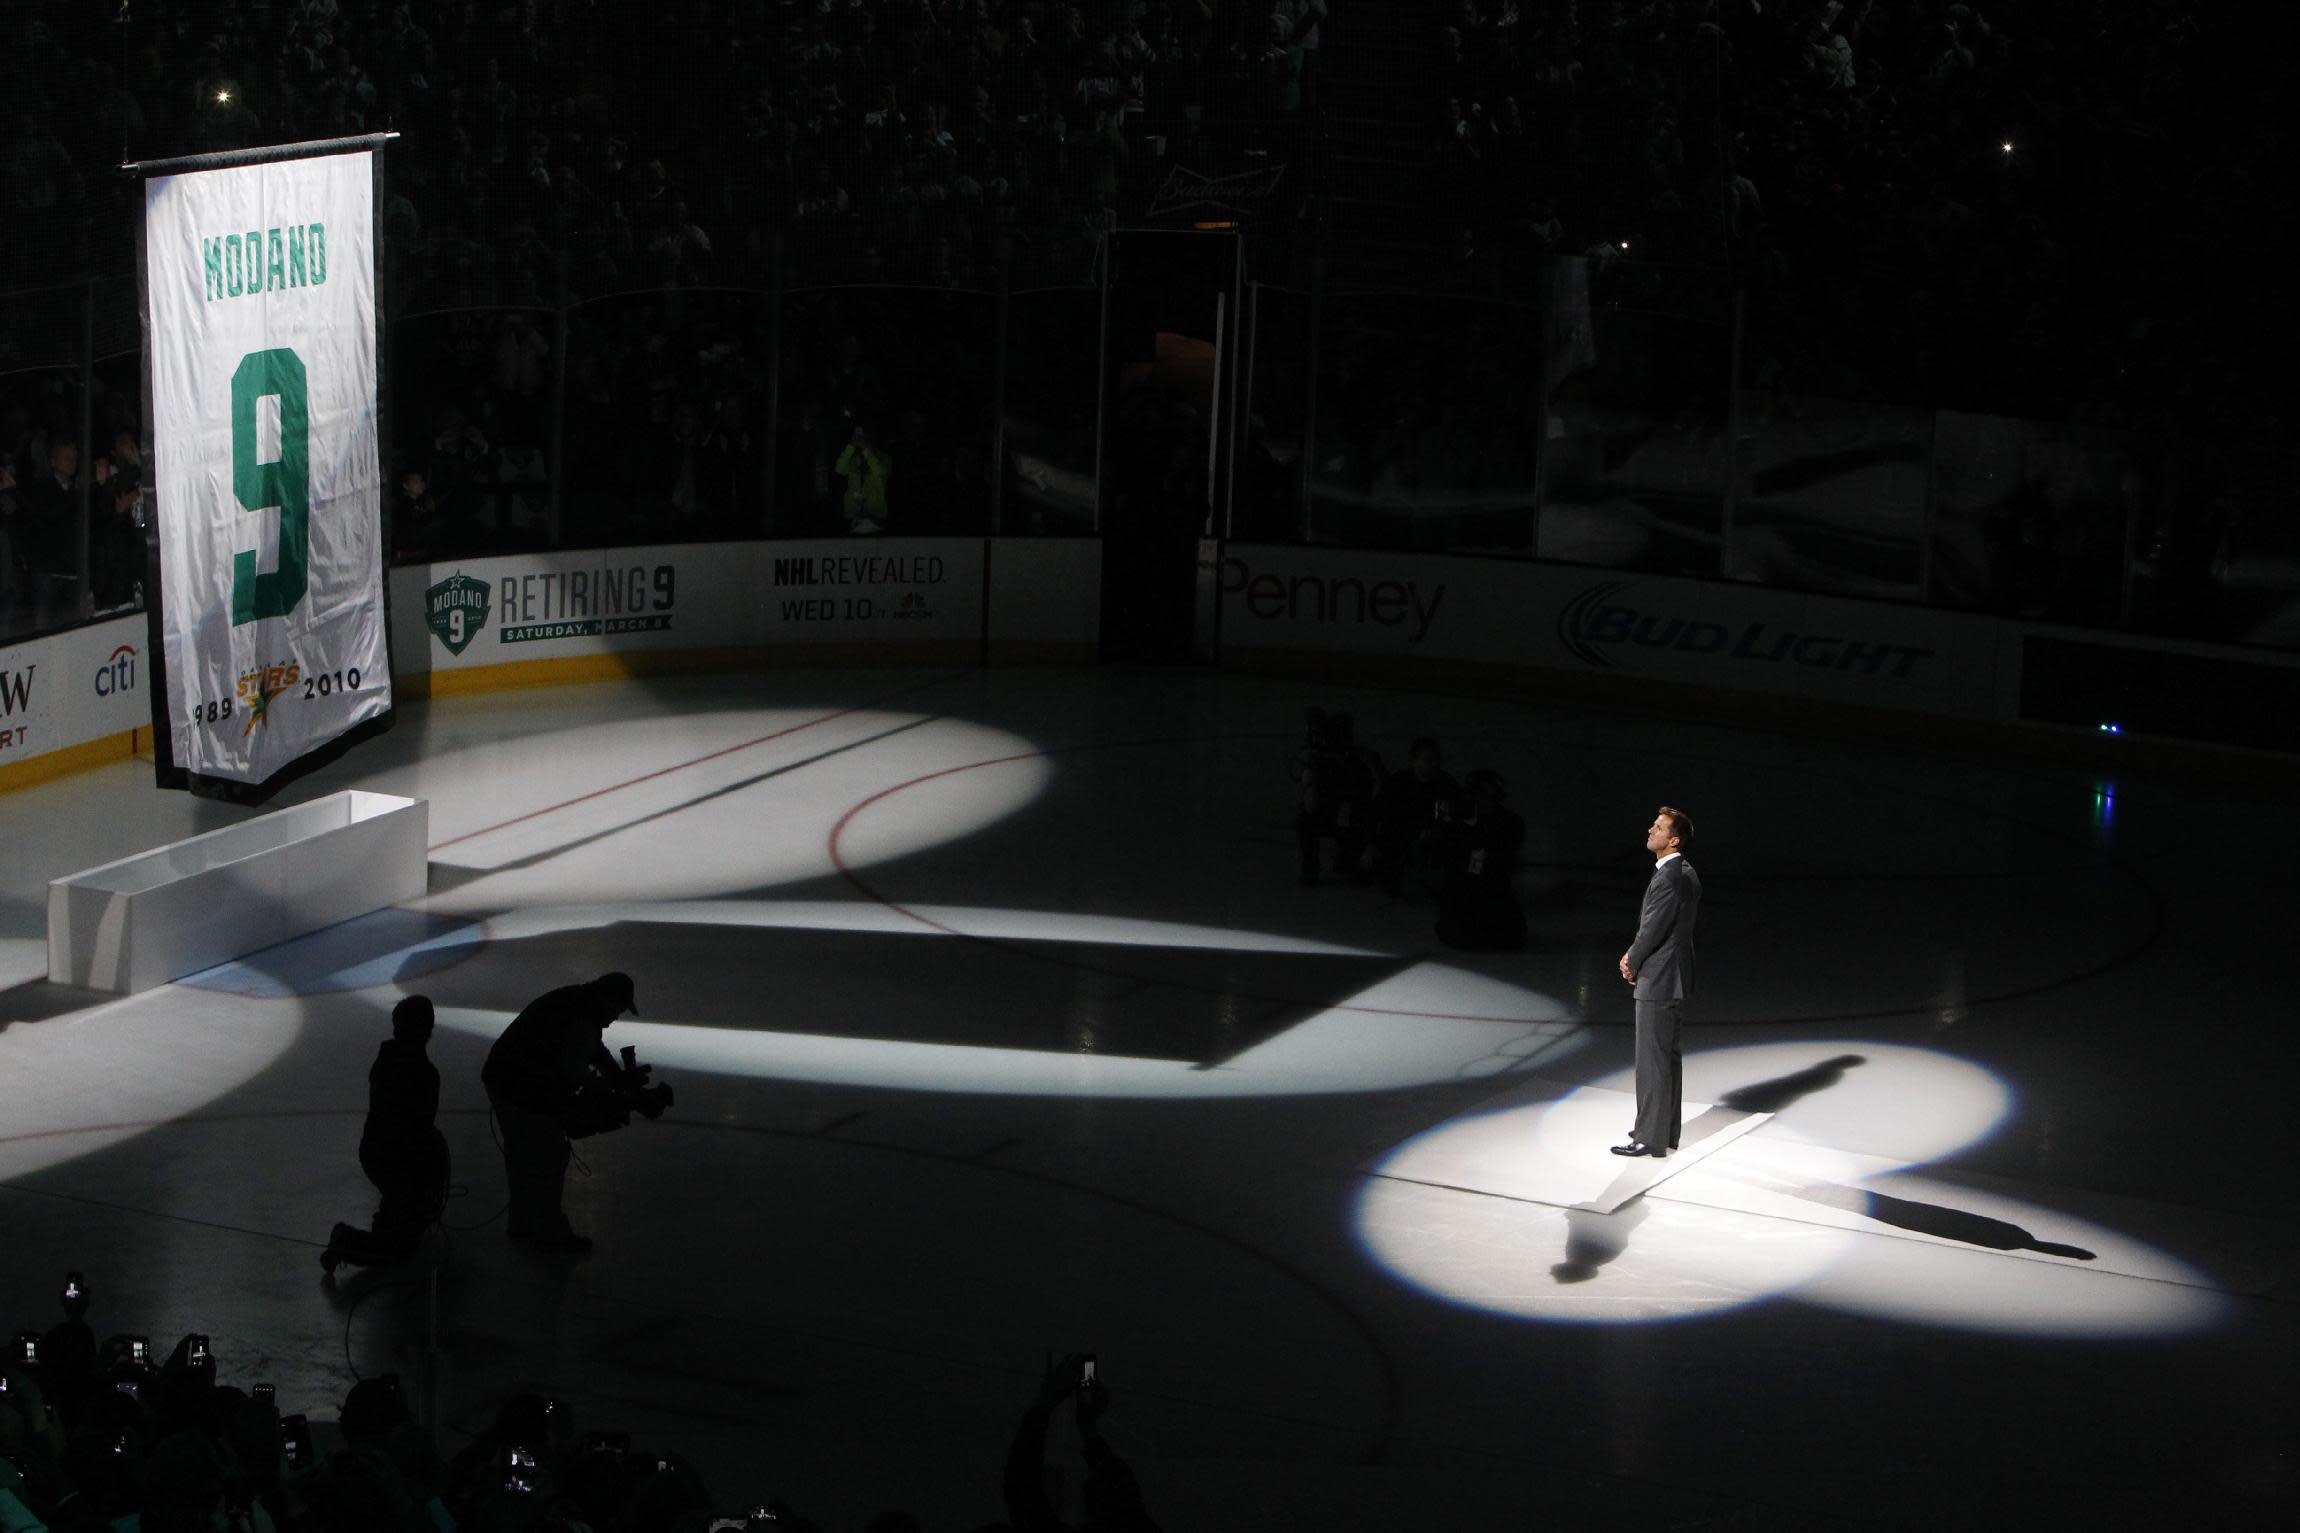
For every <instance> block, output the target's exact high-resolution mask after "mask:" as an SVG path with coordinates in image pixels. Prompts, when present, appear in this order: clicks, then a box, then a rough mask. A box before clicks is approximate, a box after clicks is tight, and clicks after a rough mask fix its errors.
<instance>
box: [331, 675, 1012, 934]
mask: <svg viewBox="0 0 2300 1533" xmlns="http://www.w3.org/2000/svg"><path fill="white" fill-rule="evenodd" d="M435 727H436V726H435ZM1050 776H1051V771H1050V769H1049V767H1048V765H1047V763H1046V760H1045V758H1044V757H1043V756H1042V755H1041V754H1040V753H1039V752H1038V749H1037V747H1036V746H1034V745H1033V744H1031V742H1029V741H1027V740H1025V739H1023V738H1022V737H1021V736H1019V735H1014V734H1009V733H1008V732H1006V731H1005V730H1001V729H993V728H991V727H989V726H987V725H983V724H976V723H971V722H969V721H967V720H963V719H952V718H942V717H935V716H930V715H926V714H915V713H897V712H887V711H881V710H877V709H855V710H848V711H842V712H839V713H836V714H830V715H826V714H821V713H809V712H806V711H803V710H798V709H728V710H724V711H718V712H709V713H690V714H680V715H676V716H672V717H635V718H626V719H618V720H610V721H605V722H601V723H596V724H585V725H582V726H580V727H578V728H574V729H567V730H558V731H552V732H549V733H545V734H537V735H526V736H518V737H513V738H509V739H503V738H485V739H481V740H477V741H474V742H473V743H472V744H470V745H469V746H466V747H464V748H460V749H444V750H440V751H438V752H436V753H435V754H432V755H429V756H427V757H426V758H425V759H424V760H423V761H420V762H416V763H413V764H411V765H408V766H406V767H402V768H398V769H396V770H393V771H389V772H384V773H379V774H377V775H376V777H375V778H374V779H373V780H371V781H370V782H367V783H365V784H363V786H368V787H373V788H376V789H377V790H378V791H383V792H398V793H405V794H407V795H408V796H410V797H423V798H430V799H431V800H432V802H433V805H434V808H433V814H434V819H433V822H432V834H433V836H434V838H435V840H434V846H433V856H432V865H433V872H434V880H433V884H434V888H433V894H432V897H431V899H430V900H429V901H428V902H427V905H426V909H428V910H430V911H432V912H435V913H439V914H471V915H477V914H485V913H487V912H490V911H495V910H501V909H505V908H507V907H512V906H520V905H530V904H547V903H552V902H555V901H568V900H579V899H584V898H588V897H591V896H592V895H594V894H595V893H596V892H597V891H600V890H613V891H615V892H616V893H618V894H619V895H623V896H627V897H630V898H634V899H642V900H644V899H682V898H684V899H707V898H710V897H712V896H714V895H720V894H729V893H734V892H736V891H741V890H755V889H761V888H767V887H771V886H774V885H777V884H789V883H796V882H799V881H802V880H804V879H809V878H819V877H824V876H827V875H830V874H833V873H836V872H837V871H838V867H837V866H836V865H834V863H833V861H832V859H831V856H830V853H829V848H828V843H827V839H826V837H827V835H828V832H829V830H830V828H831V827H832V826H833V825H835V824H836V823H837V822H838V820H839V817H840V816H841V815H842V814H843V813H845V811H846V810H847V809H848V808H850V807H851V806H852V805H853V804H855V803H856V802H857V801H858V800H859V799H862V798H865V797H868V796H870V795H872V794H878V793H885V794H887V795H888V796H887V797H885V798H883V799H882V800H881V801H880V803H879V804H877V805H875V806H874V808H873V811H872V813H871V815H870V816H869V817H868V824H867V826H866V827H862V828H861V830H860V833H858V834H851V835H849V836H848V837H847V838H846V841H845V843H844V844H843V845H842V846H841V849H840V852H841V860H842V861H843V862H844V863H845V864H846V865H847V866H849V867H864V866H869V865H871V864H873V863H877V862H881V861H886V860H890V859H893V858H896V857H902V856H907V855H909V854H911V853H914V852H919V851H924V850H926V849H928V848H930V847H934V846H938V845H941V844H943V843H945V842H949V841H954V840H958V839H960V838H963V837H965V836H970V835H973V834H975V833H976V832H978V831H980V830H983V829H984V828H986V827H987V826H989V825H992V824H995V823H996V822H998V821H999V820H1002V819H1004V818H1005V817H1007V816H1008V815H1011V814H1013V813H1014V812H1015V811H1017V810H1019V809H1021V808H1022V807H1024V806H1025V805H1027V804H1028V803H1030V802H1031V801H1032V800H1033V799H1035V798H1036V797H1037V796H1038V795H1039V793H1040V792H1041V791H1043V789H1044V787H1045V785H1046V783H1047V782H1048V780H1049V778H1050ZM475 786H479V787H483V788H484V789H485V791H483V792H473V791H471V790H472V789H473V788H474V787H475ZM897 788H900V789H902V790H903V791H901V792H899V793H895V792H892V791H891V790H894V789H897Z"/></svg>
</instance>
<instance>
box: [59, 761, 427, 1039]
mask: <svg viewBox="0 0 2300 1533" xmlns="http://www.w3.org/2000/svg"><path fill="white" fill-rule="evenodd" d="M430 840H431V806H430V805H429V804H428V803H427V802H425V801H424V800H422V799H419V798H397V797H394V796H393V795H391V794H388V793H364V792H361V791H360V790H358V789H356V788H355V789H351V790H349V791H347V792H343V793H336V794H331V795H329V796H328V797H326V798H323V799H315V800H313V801H312V802H311V803H308V804H297V805H294V806H293V807H291V808H287V809H280V810H275V811H274V812H273V813H271V814H267V815H261V816H259V817H257V818H256V819H253V820H249V821H248V822H247V823H245V824H243V825H232V826H227V827H226V828H225V829H223V830H212V831H209V832H208V833H207V834H206V835H204V836H194V837H192V838H191V839H190V840H188V841H178V842H176V843H175V844H174V845H173V846H163V847H161V848H159V849H158V850H156V851H150V852H143V853H140V854H138V855H137V856H134V857H124V858H122V859H121V860H120V861H118V862H108V863H106V864H104V865H103V866H102V867H100V868H90V869H88V870H87V871H86V872H84V873H74V874H72V875H71V876H70V877H68V878H59V879H56V880H54V881H53V882H51V883H50V884H49V885H48V978H49V979H51V980H54V981H56V982H58V983H60V984H66V985H81V986H85V987H87V988H88V989H91V990H111V991H118V992H121V993H128V992H133V991H137V990H149V989H151V988H152V987H154V986H155V985H164V984H166V983H167V982H168V981H169V980H172V979H178V978H181V977H182V976H184V975H186V974H197V973H198V972H199V971H200V970H202V969H207V968H213V967H214V966H215V965H217V964H219V963H226V962H229V961H230V960H232V959H234V958H240V957H244V956H246V955H247V954H249V953H253V952H256V951H258V950H259V949H262V948H267V947H270V946H271V945H272V944H274V943H277V942H285V941H287V940H288V939H289V938H291V937H300V936H302V935H304V934H305V933H306V932H315V931H318V930H319V929H320V928H321V927H323V926H333V925H335V924H336V923H337V922H338V921H348V920H350V919H351V918H352V917H354V916H361V915H365V914H367V913H368V912H369V911H371V910H380V909H382V908H383V907H384V906H386V905H397V904H402V903H405V902H407V901H409V900H413V899H418V898H420V897H421V896H422V895H423V894H424V892H425V887H426V885H425V878H426V866H425V864H426V849H427V848H428V846H429V844H430Z"/></svg>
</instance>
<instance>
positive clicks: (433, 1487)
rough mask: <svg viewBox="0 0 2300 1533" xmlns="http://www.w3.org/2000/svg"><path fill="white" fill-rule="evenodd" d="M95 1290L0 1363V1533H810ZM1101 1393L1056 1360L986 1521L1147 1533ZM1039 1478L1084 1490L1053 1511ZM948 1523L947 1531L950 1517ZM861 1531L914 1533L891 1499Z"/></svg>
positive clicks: (540, 1431)
mask: <svg viewBox="0 0 2300 1533" xmlns="http://www.w3.org/2000/svg"><path fill="white" fill-rule="evenodd" d="M95 1297H96V1296H95V1295H94V1294H93V1293H92V1292H91V1290H90V1288H89V1285H88V1282H87V1280H86V1279H85V1278H84V1277H83V1276H82V1274H80V1273H77V1272H75V1273H71V1274H68V1275H67V1277H66V1279H65V1284H64V1288H63V1291H62V1295H61V1300H62V1309H63V1314H62V1317H61V1318H60V1319H58V1320H57V1321H56V1322H55V1323H54V1324H53V1325H50V1326H48V1327H47V1328H46V1329H44V1330H36V1329H28V1330H19V1331H17V1332H16V1333H15V1334H14V1336H13V1338H12V1339H11V1340H10V1341H9V1343H8V1350H7V1353H6V1356H5V1357H4V1358H0V1529H5V1530H6V1533H49V1530H54V1533H455V1530H457V1529H459V1528H464V1529H474V1530H483V1533H524V1530H530V1529H550V1530H554V1533H584V1530H596V1533H735V1530H740V1533H823V1525H822V1524H821V1523H819V1522H817V1521H815V1520H813V1519H811V1518H809V1517H808V1516H806V1515H805V1513H804V1511H803V1510H802V1509H795V1508H792V1507H789V1506H784V1505H781V1504H777V1503H765V1504H754V1505H750V1506H745V1507H728V1506H726V1505H725V1504H724V1503H723V1502H722V1501H720V1500H718V1499H717V1498H715V1497H714V1494H713V1492H712V1489H711V1487H710V1486H709V1485H708V1484H706V1482H705V1480H704V1477H703V1475H702V1474H701V1473H700V1471H699V1470H698V1469H697V1468H696V1467H695V1465H694V1464H692V1463H691V1462H690V1461H689V1460H688V1459H687V1458H686V1457H684V1456H682V1455H681V1454H680V1453H679V1452H678V1451H677V1450H676V1449H674V1448H672V1447H669V1446H668V1445H660V1444H650V1443H641V1442H634V1441H633V1439H632V1437H631V1435H630V1434H629V1433H627V1432H620V1431H614V1430H607V1429H597V1428H585V1427H579V1426H578V1425H577V1423H576V1422H575V1421H574V1420H573V1419H572V1415H573V1413H572V1411H571V1410H570V1409H569V1408H568V1407H567V1406H566V1405H565V1404H563V1403H562V1402H561V1401H559V1400H557V1399H554V1398H552V1397H550V1396H549V1395H546V1394H541V1393H533V1392H529V1393H521V1394H516V1395H513V1396H512V1397H511V1398H510V1399H508V1400H506V1401H505V1402H504V1403H503V1405H502V1406H501V1408H500V1409H499V1410H498V1411H497V1412H496V1415H495V1417H494V1419H493V1420H492V1421H490V1422H489V1423H487V1424H486V1425H485V1426H483V1427H481V1428H480V1429H479V1430H478V1431H476V1432H473V1433H470V1434H469V1435H468V1437H467V1440H465V1441H464V1442H463V1443H462V1445H461V1446H460V1447H457V1448H454V1449H453V1450H452V1451H450V1450H449V1449H447V1448H446V1447H444V1446H443V1445H442V1444H441V1443H440V1442H439V1441H438V1440H437V1439H436V1438H435V1437H434V1436H433V1435H432V1433H431V1432H430V1431H429V1430H427V1429H426V1427H425V1425H424V1424H423V1422H421V1421H420V1420H419V1419H418V1413H417V1410H416V1408H415V1402H414V1401H413V1400H412V1399H411V1398H410V1396H411V1391H410V1390H409V1389H408V1388H406V1387H404V1386H403V1385H402V1382H401V1380H400V1377H399V1376H398V1375H397V1374H383V1375H379V1376H376V1377H371V1378H363V1379H360V1380H359V1381H358V1382H356V1383H354V1384H353V1385H352V1386H351V1388H350V1389H349V1391H348V1392H347V1393H346V1394H345V1395H344V1397H343V1399H342V1401H341V1403H340V1406H337V1405H336V1404H335V1403H334V1402H328V1407H327V1408H328V1410H329V1411H331V1412H332V1414H307V1413H305V1412H304V1411H301V1410H298V1409H296V1408H295V1407H296V1406H297V1405H300V1404H303V1403H305V1402H287V1401H282V1400H280V1399H279V1398H278V1397H277V1395H276V1392H275V1391H274V1389H273V1388H272V1386H270V1385H267V1384H262V1383H250V1385H249V1386H248V1387H247V1388H245V1389H242V1388H241V1387H239V1386H238V1385H237V1384H233V1383H226V1382H224V1375H225V1373H226V1369H225V1367H224V1364H225V1363H226V1362H227V1361H228V1359H226V1358H222V1357H219V1356H218V1354H217V1351H216V1350H215V1348H214V1346H213V1345H212V1339H211V1338H210V1337H208V1336H205V1335H187V1336H185V1337H183V1338H182V1339H180V1340H179V1341H177V1342H176V1343H175V1344H174V1346H173V1347H172V1348H171V1349H170V1350H169V1351H168V1352H167V1353H166V1354H165V1355H162V1354H160V1353H158V1352H156V1351H154V1350H153V1347H152V1343H151V1342H150V1341H149V1339H148V1338H146V1337H143V1336H138V1335H133V1334H128V1333H121V1334H116V1335H110V1336H106V1337H104V1338H103V1339H102V1340H101V1341H99V1340H98V1332H97V1330H96V1328H95V1327H94V1326H93V1325H91V1324H90V1321H89V1316H90V1314H91V1312H92V1309H93V1306H94V1300H95ZM1109 1405H1110V1393H1109V1390H1108V1389H1107V1387H1106V1386H1104V1385H1103V1384H1102V1383H1101V1381H1100V1380H1099V1379H1097V1378H1095V1377H1094V1372H1093V1365H1092V1360H1091V1359H1088V1358H1085V1357H1082V1356H1077V1355H1073V1356H1068V1357H1065V1358H1063V1359H1061V1360H1060V1361H1057V1362H1053V1363H1050V1364H1049V1366H1048V1367H1047V1370H1046V1372H1045V1374H1044V1375H1043V1377H1042V1379H1041V1381H1040V1384H1039V1386H1038V1388H1037V1390H1036V1391H1035V1393H1034V1394H1033V1396H1032V1398H1031V1400H1030V1402H1029V1404H1028V1406H1027V1407H1026V1408H1025V1410H1024V1411H1023V1412H1022V1414H1021V1416H1020V1418H1019V1419H1018V1421H1017V1424H1016V1427H1015V1431H1014V1435H1013V1437H1012V1439H1011V1442H1010V1445H1009V1448H1008V1452H1007V1458H1006V1463H1005V1465H1004V1468H1003V1472H1002V1473H1000V1472H998V1471H993V1470H991V1469H989V1468H987V1467H986V1469H985V1473H984V1476H983V1483H984V1487H985V1489H986V1490H987V1488H988V1486H989V1485H990V1484H991V1483H992V1481H993V1479H994V1478H995V1479H996V1480H997V1481H998V1482H999V1485H1000V1489H1001V1491H1002V1492H1003V1500H1004V1503H1005V1511H1006V1520H1004V1521H999V1522H987V1523H985V1522H969V1523H967V1524H965V1525H966V1526H969V1527H973V1528H975V1529H977V1530H978V1533H1071V1530H1073V1529H1075V1530H1076V1533H1156V1528H1157V1524H1156V1523H1155V1522H1154V1521H1153V1520H1152V1518H1151V1516H1150V1514H1149V1512H1148V1510H1147V1509H1146V1507H1145V1505H1144V1502H1143V1496H1142V1491H1141V1487H1140V1485H1139V1483H1138V1482H1137V1481H1136V1479H1135V1476H1134V1473H1133V1471H1132V1470H1131V1469H1130V1468H1129V1467H1128V1466H1127V1464H1126V1462H1125V1461H1124V1459H1122V1458H1121V1457H1119V1455H1118V1454H1117V1453H1116V1452H1114V1451H1113V1450H1112V1448H1111V1447H1110V1445H1109V1444H1108V1442H1107V1441H1106V1440H1105V1439H1104V1437H1103V1435H1102V1431H1101V1422H1102V1419H1103V1417H1104V1415H1105V1414H1106V1412H1107V1410H1108V1408H1109ZM1065 1406H1068V1407H1069V1408H1070V1410H1071V1412H1072V1414H1074V1415H1075V1417H1076V1421H1077V1434H1076V1435H1077V1438H1078V1441H1079V1444H1080V1449H1081V1452H1082V1455H1083V1459H1084V1462H1083V1464H1082V1465H1081V1466H1077V1467H1076V1468H1073V1467H1072V1466H1069V1465H1063V1464H1058V1465H1054V1466H1052V1467H1051V1468H1050V1466H1049V1465H1048V1464H1047V1441H1046V1439H1047V1429H1048V1427H1049V1425H1050V1423H1051V1421H1052V1419H1053V1418H1054V1416H1055V1413H1056V1412H1057V1411H1058V1410H1060V1409H1061V1408H1063V1407H1065ZM1050 1482H1051V1483H1052V1484H1061V1485H1068V1486H1074V1487H1077V1488H1078V1489H1080V1490H1081V1491H1082V1492H1083V1501H1084V1509H1085V1512H1084V1520H1083V1521H1082V1522H1079V1523H1071V1522H1068V1521H1065V1520H1064V1517H1063V1515H1062V1514H1061V1513H1060V1512H1059V1511H1058V1509H1057V1506H1056V1500H1057V1497H1056V1495H1055V1494H1054V1493H1053V1492H1052V1491H1051V1489H1050ZM945 1525H946V1526H954V1525H955V1524H945ZM865 1526H866V1533H919V1530H920V1529H921V1528H922V1527H923V1526H924V1524H922V1522H921V1521H920V1520H919V1518H918V1517H916V1516H915V1515H913V1514H911V1513H909V1512H906V1511H902V1510H896V1509H890V1510H887V1511H884V1512H882V1513H879V1514H878V1515H877V1516H875V1517H873V1518H872V1519H871V1520H870V1521H869V1522H868V1524H867V1525H865Z"/></svg>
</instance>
